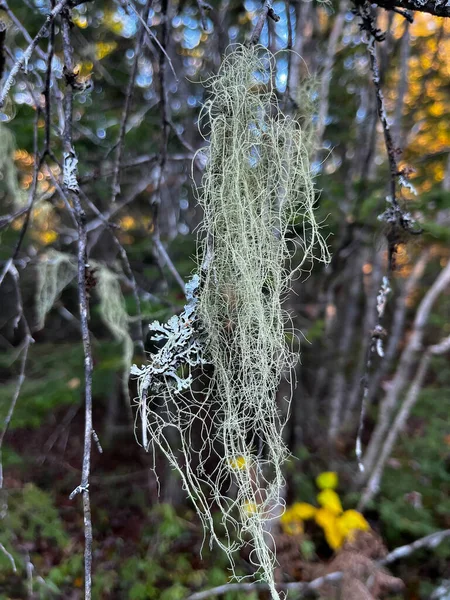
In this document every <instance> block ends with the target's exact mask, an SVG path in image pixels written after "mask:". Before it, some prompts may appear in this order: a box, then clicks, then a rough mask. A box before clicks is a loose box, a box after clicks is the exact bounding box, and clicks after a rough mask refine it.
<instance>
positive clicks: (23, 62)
mask: <svg viewBox="0 0 450 600" xmlns="http://www.w3.org/2000/svg"><path fill="white" fill-rule="evenodd" d="M69 3H70V0H60V1H59V2H58V4H56V6H55V7H54V8H53V9H52V10H51V12H50V13H49V14H48V15H47V18H46V19H45V22H44V24H43V25H42V26H41V28H40V29H39V31H38V32H37V34H36V36H35V37H34V39H33V40H32V41H31V43H30V44H29V45H28V48H27V49H26V50H25V52H24V53H23V54H22V55H21V57H20V58H19V59H18V60H17V61H16V62H15V64H14V65H13V68H12V69H11V71H10V73H9V75H8V77H7V79H6V81H5V83H4V84H3V88H2V90H1V92H0V108H1V107H2V106H3V105H4V103H5V100H6V97H7V96H8V94H9V91H10V89H11V87H12V85H13V83H14V81H15V77H16V75H17V74H18V72H19V71H20V69H22V68H25V70H26V68H27V64H28V61H29V60H30V58H31V55H32V54H33V51H34V49H35V48H36V46H37V45H38V43H39V41H40V40H41V39H42V38H43V37H44V35H45V34H46V33H47V31H48V29H49V27H50V25H51V24H52V23H53V21H54V20H55V18H56V17H57V16H58V15H59V14H60V13H61V12H62V11H63V10H64V8H65V7H66V6H67V5H69Z"/></svg>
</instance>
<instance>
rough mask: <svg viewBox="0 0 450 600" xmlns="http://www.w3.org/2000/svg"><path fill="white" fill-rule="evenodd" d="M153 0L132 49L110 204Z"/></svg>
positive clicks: (115, 192)
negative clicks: (132, 58) (132, 56)
mask: <svg viewBox="0 0 450 600" xmlns="http://www.w3.org/2000/svg"><path fill="white" fill-rule="evenodd" d="M152 2H153V0H147V3H146V5H145V7H144V10H143V16H142V17H141V16H140V15H139V17H140V20H141V28H140V30H139V33H138V35H137V39H136V45H135V47H134V60H133V65H132V67H131V73H130V78H129V80H128V85H127V89H126V92H125V103H124V106H123V110H122V118H121V121H120V130H119V139H118V140H117V144H116V156H115V159H114V171H113V182H112V193H111V203H113V202H115V200H116V197H117V195H118V194H119V193H120V185H119V175H120V167H121V162H122V151H123V143H124V139H125V131H126V126H127V122H128V114H129V111H130V106H131V100H132V98H133V92H134V84H135V80H136V75H137V70H138V65H139V60H140V58H141V51H142V42H143V40H144V34H145V29H144V26H145V25H146V24H147V21H148V15H149V12H150V7H151V5H152ZM136 14H137V13H136Z"/></svg>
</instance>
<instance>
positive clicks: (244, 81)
mask: <svg viewBox="0 0 450 600" xmlns="http://www.w3.org/2000/svg"><path fill="white" fill-rule="evenodd" d="M275 67H276V61H275V58H274V57H273V56H272V55H270V54H269V53H268V52H267V50H265V49H263V48H261V47H256V48H245V47H243V46H237V47H235V48H234V49H232V51H231V52H230V53H229V54H228V55H227V56H226V57H225V58H224V61H223V63H222V66H221V68H220V70H219V73H218V74H217V75H216V76H214V77H212V78H211V79H209V80H208V81H207V82H206V83H205V85H206V87H207V89H208V90H209V97H208V100H207V101H206V103H205V105H204V107H203V109H202V113H201V118H200V123H201V127H202V130H203V132H204V133H205V136H207V137H208V141H209V143H208V146H207V147H206V149H204V150H202V151H201V152H202V153H203V154H204V156H205V161H206V168H205V174H204V177H203V179H202V183H201V186H200V187H199V188H198V190H197V191H198V201H199V204H200V205H201V207H202V209H203V212H204V219H203V222H202V227H201V231H200V238H199V254H198V272H199V275H200V287H199V290H198V302H197V304H196V307H195V315H196V319H197V321H198V326H197V327H196V333H195V334H194V335H196V336H200V337H199V338H198V339H200V340H201V344H202V348H203V350H202V361H203V362H206V363H208V364H209V365H211V366H210V367H208V368H207V369H205V371H206V373H203V374H201V375H200V374H199V375H198V378H197V381H198V382H199V383H198V385H197V386H196V390H197V391H195V392H194V390H193V389H192V388H191V390H190V398H189V399H187V398H186V394H185V392H184V391H181V390H179V389H178V388H177V386H176V385H175V384H174V380H173V376H172V377H170V378H169V377H168V378H167V386H166V388H165V389H164V390H161V386H159V388H158V391H157V392H156V393H155V394H154V395H153V397H152V399H151V400H150V401H149V400H148V399H147V400H146V399H145V398H144V399H142V397H141V402H142V401H144V403H145V410H144V411H143V413H145V415H146V419H147V425H148V435H149V439H150V443H151V444H157V445H158V446H159V447H160V448H162V449H163V451H164V453H165V454H166V456H167V457H168V458H169V460H170V462H171V464H172V465H173V466H174V467H175V468H176V469H178V471H179V472H180V474H181V477H182V479H183V483H184V486H185V488H186V491H187V493H188V495H189V497H190V498H191V500H192V502H193V503H194V505H195V507H196V509H197V511H198V513H199V515H200V517H201V519H202V521H203V524H204V525H205V527H206V528H207V529H208V530H209V532H210V534H211V539H212V540H215V541H216V542H217V543H218V544H219V545H220V546H221V547H222V548H223V549H224V550H225V551H226V552H227V554H228V555H229V557H230V561H231V565H232V567H233V553H234V551H235V550H237V549H239V548H240V547H242V546H244V545H246V546H247V547H248V546H249V547H250V552H249V557H250V560H251V561H252V563H253V564H254V565H255V567H256V570H257V571H258V572H259V574H260V576H261V578H262V579H263V580H265V581H267V583H268V584H269V586H270V589H271V593H272V597H273V598H278V597H279V595H278V593H277V591H276V589H275V584H274V579H273V567H274V562H275V548H274V542H273V538H272V535H271V533H270V523H271V521H272V520H273V519H276V518H278V517H279V515H280V512H282V506H283V500H282V497H281V494H280V492H281V490H282V488H283V484H284V480H283V474H282V465H283V462H284V461H285V460H286V458H287V457H288V450H287V448H286V446H285V444H284V442H283V437H282V434H283V427H284V425H285V422H286V419H287V417H288V415H289V402H290V397H289V395H288V397H286V398H279V399H278V401H277V390H278V387H279V384H280V381H281V378H282V377H283V376H284V377H286V378H287V379H288V381H290V374H291V372H292V367H293V366H294V364H295V362H296V356H295V354H294V353H293V351H292V348H291V347H290V345H289V344H288V343H287V338H288V336H287V330H288V329H291V328H290V321H289V316H288V314H287V313H286V312H285V311H284V310H283V300H284V298H285V296H286V293H287V292H288V290H289V284H290V281H291V279H292V276H293V274H294V273H300V272H301V271H302V270H305V269H306V270H307V269H309V268H311V261H312V258H313V251H314V250H315V249H316V247H318V257H319V259H320V260H324V261H325V260H327V258H328V252H327V248H326V244H325V242H324V240H323V238H322V236H321V234H320V231H319V227H318V224H317V222H316V218H315V214H314V201H315V195H314V184H313V179H312V176H311V170H310V164H309V156H308V149H307V146H306V144H305V142H306V139H305V137H304V134H303V132H302V129H301V127H300V125H299V124H298V123H297V122H296V121H295V120H293V119H292V118H290V117H287V116H284V115H283V114H282V113H281V111H280V109H279V106H278V103H277V98H276V95H275V92H274V89H273V87H272V86H273V81H274V69H275ZM294 265H295V267H294ZM291 339H292V336H291ZM158 356H159V355H158ZM158 360H159V359H158ZM177 364H178V367H180V366H182V365H181V363H177ZM182 368H183V367H182ZM190 368H191V367H190V365H189V364H187V365H184V369H185V370H186V369H187V370H190ZM205 382H206V384H205ZM291 387H292V386H291ZM174 432H176V435H175V434H174ZM169 438H171V441H172V443H169ZM175 448H176V449H179V450H175ZM214 509H215V510H217V509H219V511H220V514H221V519H220V525H219V526H218V527H217V523H214V522H213V518H212V511H213V510H214Z"/></svg>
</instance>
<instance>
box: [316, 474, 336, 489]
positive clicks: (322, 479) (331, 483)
mask: <svg viewBox="0 0 450 600" xmlns="http://www.w3.org/2000/svg"><path fill="white" fill-rule="evenodd" d="M316 484H317V487H318V488H319V489H321V490H334V489H336V487H337V484H338V475H337V473H335V472H334V471H325V472H324V473H320V474H319V475H318V476H317V477H316Z"/></svg>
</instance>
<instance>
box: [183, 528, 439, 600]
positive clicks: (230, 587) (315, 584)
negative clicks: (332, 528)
mask: <svg viewBox="0 0 450 600" xmlns="http://www.w3.org/2000/svg"><path fill="white" fill-rule="evenodd" d="M449 537H450V529H444V530H443V531H436V532H435V533H431V534H430V535H427V536H425V537H423V538H420V539H418V540H416V541H414V542H412V543H411V544H407V545H406V546H400V547H399V548H396V549H395V550H392V552H389V554H388V555H387V556H385V557H384V558H383V559H381V560H378V561H377V562H376V564H377V565H378V566H380V567H382V566H384V565H389V564H391V563H393V562H395V561H396V560H399V559H400V558H405V557H406V556H409V555H410V554H412V553H413V552H416V551H417V550H421V549H422V548H436V547H437V546H438V545H439V544H441V543H442V542H443V541H444V540H445V539H447V538H449ZM343 576H344V573H343V572H341V571H336V572H335V573H328V574H327V575H324V576H322V577H318V578H317V579H313V580H312V581H295V582H293V583H280V584H278V585H277V589H279V590H280V591H291V592H309V591H313V590H318V589H320V588H321V587H322V586H323V585H324V584H325V583H335V582H339V581H341V579H342V578H343ZM268 589H269V586H268V584H267V583H225V584H224V585H219V586H217V587H214V588H211V589H209V590H204V591H202V592H196V593H195V594H191V595H190V596H188V597H187V598H186V600H206V599H207V598H212V597H213V596H224V595H225V594H228V593H231V592H258V591H266V590H268Z"/></svg>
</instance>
